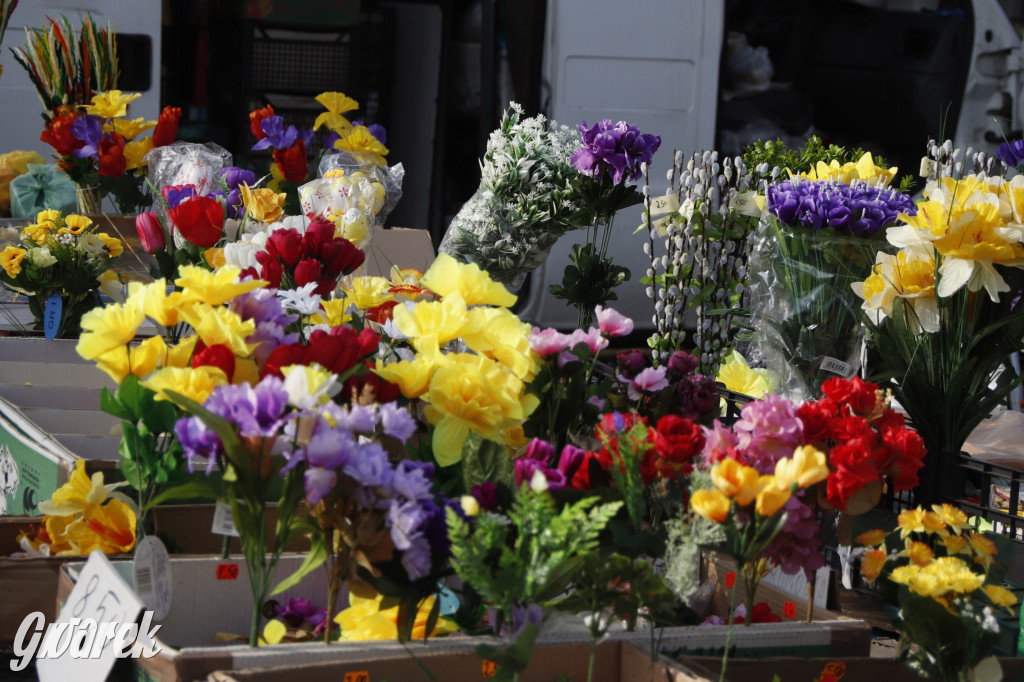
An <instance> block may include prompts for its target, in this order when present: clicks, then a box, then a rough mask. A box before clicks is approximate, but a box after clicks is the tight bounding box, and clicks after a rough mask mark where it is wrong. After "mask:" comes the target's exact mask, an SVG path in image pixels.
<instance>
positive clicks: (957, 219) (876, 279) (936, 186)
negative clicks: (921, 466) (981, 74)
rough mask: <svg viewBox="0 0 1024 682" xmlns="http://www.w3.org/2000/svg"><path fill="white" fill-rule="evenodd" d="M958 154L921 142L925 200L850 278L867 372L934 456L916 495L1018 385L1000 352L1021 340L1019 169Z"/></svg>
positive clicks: (1022, 188)
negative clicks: (926, 164) (866, 346)
mask: <svg viewBox="0 0 1024 682" xmlns="http://www.w3.org/2000/svg"><path fill="white" fill-rule="evenodd" d="M961 156H962V155H961V153H960V151H959V150H954V149H953V146H952V144H951V143H949V142H946V143H945V144H943V145H937V144H932V145H931V146H930V147H929V156H928V157H927V158H926V161H930V162H931V168H932V169H933V170H932V176H931V177H930V179H929V182H928V184H927V186H926V187H925V190H924V199H923V200H922V201H921V202H919V203H918V205H917V207H916V211H907V212H903V213H901V214H900V215H899V216H898V217H899V222H898V224H897V225H894V226H892V227H890V228H889V229H888V230H887V231H886V233H885V236H886V239H887V241H888V243H889V245H890V246H891V247H892V248H893V249H895V251H889V250H885V251H879V252H878V254H877V256H876V257H875V259H874V266H873V267H872V269H871V271H870V272H869V273H868V274H867V275H866V276H865V277H864V278H863V279H861V280H860V281H858V282H855V283H854V284H853V285H852V290H853V291H854V293H856V294H857V296H858V300H859V302H860V307H861V309H862V311H863V312H864V314H865V316H866V318H867V323H868V328H869V332H870V338H871V343H872V345H873V348H874V352H873V354H872V356H871V364H870V365H869V370H870V372H869V376H871V377H875V378H876V380H877V381H878V382H879V383H880V384H881V385H883V386H884V387H886V388H889V389H891V390H892V392H893V395H894V397H895V399H896V400H897V401H898V402H899V404H900V406H901V407H902V408H903V409H904V410H906V412H907V414H908V415H909V417H910V421H911V423H912V424H913V426H914V428H915V429H916V430H917V432H918V433H920V434H921V437H922V438H924V442H925V445H926V447H927V449H928V450H929V451H930V452H932V453H933V454H934V456H935V461H934V464H933V465H930V466H928V467H926V472H927V474H926V476H925V478H926V483H925V486H923V489H922V490H921V491H920V493H919V501H921V502H928V501H931V499H932V496H934V495H937V494H940V491H939V485H940V483H939V480H940V469H941V467H943V466H946V464H947V463H946V461H945V459H944V458H945V457H947V456H956V455H957V454H958V453H959V452H960V448H961V446H962V445H963V443H964V441H965V440H966V439H967V437H968V435H969V434H970V433H971V431H972V430H974V428H975V427H976V426H977V425H978V424H979V423H980V422H981V421H982V420H983V419H985V418H986V417H987V416H988V415H989V414H990V413H991V412H992V410H993V409H995V408H996V407H997V406H998V405H999V404H1000V403H1001V402H1003V401H1004V400H1005V399H1006V397H1007V396H1008V395H1009V394H1010V392H1011V391H1012V390H1013V389H1014V388H1015V387H1017V386H1019V385H1020V382H1021V376H1020V375H1019V374H1018V373H1017V372H1016V371H1014V370H1013V369H1012V367H1011V366H1010V363H1009V357H1010V356H1011V354H1013V353H1015V352H1018V351H1019V350H1020V349H1021V339H1024V306H1021V304H1020V301H1021V298H1020V296H1021V293H1022V292H1024V271H1022V269H1021V268H1022V265H1024V231H1022V230H1021V229H1020V220H1021V216H1022V215H1024V177H1022V176H1020V175H1017V176H1015V177H1013V178H1012V179H1009V180H1007V179H1006V178H1004V177H1000V176H996V175H992V174H991V171H992V168H993V163H992V159H985V158H984V157H981V156H978V155H975V156H974V157H972V158H967V159H961Z"/></svg>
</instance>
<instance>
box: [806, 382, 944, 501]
mask: <svg viewBox="0 0 1024 682" xmlns="http://www.w3.org/2000/svg"><path fill="white" fill-rule="evenodd" d="M821 390H822V393H824V394H825V397H824V398H822V399H820V400H817V401H815V402H808V403H805V404H803V405H801V406H800V407H799V408H798V409H797V416H798V417H799V418H800V421H801V422H802V423H803V426H804V438H805V440H806V444H807V445H814V446H815V447H817V448H818V449H820V450H822V451H823V452H827V453H828V458H829V469H831V473H830V474H829V477H828V482H827V494H826V497H827V500H828V503H829V504H830V505H832V506H833V507H835V508H836V509H840V510H843V511H846V509H847V505H848V504H849V502H850V499H851V497H852V496H853V495H855V494H857V493H858V492H859V491H861V490H862V489H865V488H866V487H867V493H866V494H868V495H869V499H870V500H871V501H872V502H869V506H874V504H877V501H878V496H880V495H881V492H882V483H883V481H884V480H885V479H888V481H889V483H890V485H891V486H892V488H893V490H894V491H897V492H898V491H900V490H909V489H910V488H913V487H915V486H917V484H918V478H917V472H918V471H919V470H920V469H921V467H922V466H924V461H923V460H924V456H925V454H926V451H925V447H924V440H923V439H922V438H921V437H920V436H919V435H918V434H917V432H915V431H914V430H912V429H908V428H907V426H906V423H905V421H904V418H903V415H901V414H899V413H898V412H896V411H895V410H893V409H892V408H890V407H889V404H888V399H887V398H886V397H884V395H883V394H882V393H881V391H879V390H878V385H877V384H872V383H868V382H865V381H863V380H861V379H860V378H859V377H853V378H852V379H841V378H838V377H834V378H832V379H829V380H828V381H826V382H825V383H824V384H823V385H822V387H821Z"/></svg>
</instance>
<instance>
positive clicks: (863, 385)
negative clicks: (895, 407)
mask: <svg viewBox="0 0 1024 682" xmlns="http://www.w3.org/2000/svg"><path fill="white" fill-rule="evenodd" d="M877 391H878V384H872V383H869V382H866V381H864V380H863V379H861V378H860V377H858V376H854V377H852V378H850V379H842V378H840V377H832V378H831V379H829V380H827V381H826V382H825V383H823V384H822V385H821V392H822V393H824V394H825V395H826V396H828V397H829V398H831V399H832V400H834V401H835V402H836V403H838V404H840V405H849V406H850V409H852V410H853V411H854V412H855V413H856V414H859V415H862V416H867V415H869V414H871V413H872V412H873V411H874V409H875V405H876V404H877V403H878V393H877Z"/></svg>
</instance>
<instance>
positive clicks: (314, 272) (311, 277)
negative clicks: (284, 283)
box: [294, 258, 334, 296]
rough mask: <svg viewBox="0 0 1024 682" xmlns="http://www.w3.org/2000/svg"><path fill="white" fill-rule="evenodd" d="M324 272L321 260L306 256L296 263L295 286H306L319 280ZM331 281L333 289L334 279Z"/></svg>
mask: <svg viewBox="0 0 1024 682" xmlns="http://www.w3.org/2000/svg"><path fill="white" fill-rule="evenodd" d="M322 274H323V268H322V267H321V266H320V261H318V260H316V259H315V258H304V259H302V260H301V261H299V262H298V263H296V265H295V275H294V279H295V286H297V287H304V286H306V285H307V284H309V283H310V282H319V281H320V276H321V275H322ZM330 281H331V284H332V286H331V289H333V288H334V286H333V283H334V280H330ZM318 293H319V291H318ZM328 293H330V292H328ZM322 295H323V294H321V296H322Z"/></svg>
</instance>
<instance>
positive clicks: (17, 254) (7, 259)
mask: <svg viewBox="0 0 1024 682" xmlns="http://www.w3.org/2000/svg"><path fill="white" fill-rule="evenodd" d="M26 253H28V252H27V251H25V249H19V248H18V247H16V246H5V247H4V250H3V251H0V267H2V268H3V269H4V272H6V273H7V276H8V277H17V276H18V275H19V274H20V273H21V262H22V261H23V260H25V254H26Z"/></svg>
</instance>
